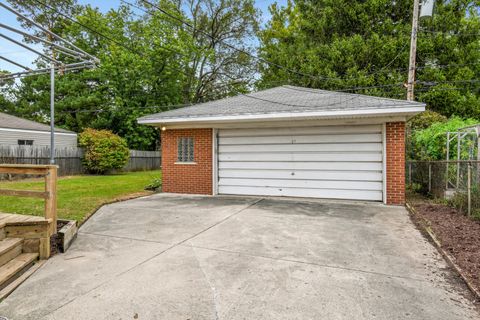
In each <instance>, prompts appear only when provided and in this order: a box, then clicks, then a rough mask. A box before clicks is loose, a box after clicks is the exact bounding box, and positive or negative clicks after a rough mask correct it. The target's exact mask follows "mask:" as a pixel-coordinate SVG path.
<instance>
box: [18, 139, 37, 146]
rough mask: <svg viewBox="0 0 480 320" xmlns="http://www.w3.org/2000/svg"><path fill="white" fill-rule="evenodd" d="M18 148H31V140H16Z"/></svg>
mask: <svg viewBox="0 0 480 320" xmlns="http://www.w3.org/2000/svg"><path fill="white" fill-rule="evenodd" d="M18 145H19V146H33V140H18Z"/></svg>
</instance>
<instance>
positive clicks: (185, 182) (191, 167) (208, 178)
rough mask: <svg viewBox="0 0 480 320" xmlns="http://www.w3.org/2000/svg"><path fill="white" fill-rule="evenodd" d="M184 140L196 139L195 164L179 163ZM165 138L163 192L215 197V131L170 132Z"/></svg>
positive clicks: (185, 130)
mask: <svg viewBox="0 0 480 320" xmlns="http://www.w3.org/2000/svg"><path fill="white" fill-rule="evenodd" d="M181 137H192V138H193V144H194V159H195V164H179V163H176V162H177V143H178V139H179V138H181ZM161 139H162V140H161V141H162V175H163V178H162V180H163V181H162V191H163V192H172V193H194V194H212V190H213V186H212V170H213V169H212V144H213V141H212V129H178V130H168V129H167V130H166V131H162V136H161Z"/></svg>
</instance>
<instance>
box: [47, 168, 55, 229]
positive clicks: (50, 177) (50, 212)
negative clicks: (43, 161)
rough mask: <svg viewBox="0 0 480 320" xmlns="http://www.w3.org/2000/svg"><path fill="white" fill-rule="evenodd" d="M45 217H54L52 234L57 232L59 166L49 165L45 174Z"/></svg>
mask: <svg viewBox="0 0 480 320" xmlns="http://www.w3.org/2000/svg"><path fill="white" fill-rule="evenodd" d="M45 192H46V193H47V194H48V198H47V199H45V219H52V223H51V229H50V234H55V233H57V166H55V165H53V166H48V171H47V174H46V175H45Z"/></svg>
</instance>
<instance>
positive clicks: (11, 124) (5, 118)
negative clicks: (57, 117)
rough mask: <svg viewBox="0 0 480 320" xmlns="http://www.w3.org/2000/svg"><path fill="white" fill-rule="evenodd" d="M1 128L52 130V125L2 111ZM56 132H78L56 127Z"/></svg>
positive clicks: (0, 117) (0, 115)
mask: <svg viewBox="0 0 480 320" xmlns="http://www.w3.org/2000/svg"><path fill="white" fill-rule="evenodd" d="M0 128H5V129H17V130H32V131H48V132H50V126H48V125H46V124H43V123H39V122H35V121H31V120H27V119H23V118H19V117H15V116H12V115H9V114H6V113H2V112H0ZM55 132H59V133H71V134H76V133H75V132H73V131H69V130H65V129H62V128H55Z"/></svg>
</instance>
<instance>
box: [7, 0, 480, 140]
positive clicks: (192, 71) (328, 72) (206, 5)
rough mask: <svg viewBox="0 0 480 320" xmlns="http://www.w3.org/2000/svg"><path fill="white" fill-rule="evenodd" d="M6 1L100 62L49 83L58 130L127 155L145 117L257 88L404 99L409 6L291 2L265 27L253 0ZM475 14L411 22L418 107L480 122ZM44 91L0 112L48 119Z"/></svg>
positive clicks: (459, 4)
mask: <svg viewBox="0 0 480 320" xmlns="http://www.w3.org/2000/svg"><path fill="white" fill-rule="evenodd" d="M8 2H10V3H11V4H12V5H14V6H15V7H16V8H17V9H19V10H21V11H22V12H23V13H24V14H26V15H28V16H29V17H31V18H33V19H34V20H36V21H37V22H39V23H40V24H42V25H44V26H45V27H47V28H49V29H50V30H53V31H54V32H56V33H57V34H59V35H61V36H62V37H64V38H66V39H68V40H69V41H71V42H72V43H74V44H75V45H77V46H78V47H80V48H82V49H83V50H85V51H87V52H89V53H90V54H92V55H95V56H97V57H98V58H99V59H100V61H101V63H100V65H99V66H98V67H97V68H95V69H89V70H79V71H76V72H71V73H66V74H63V75H62V74H59V75H57V80H56V111H57V112H56V115H55V122H56V124H57V125H58V126H60V127H64V128H67V129H70V130H74V131H77V132H81V131H83V130H84V129H85V128H88V127H91V128H95V129H107V130H111V131H112V132H114V133H115V134H118V135H120V136H122V137H124V138H125V139H126V141H127V143H128V146H129V147H130V148H133V149H154V148H156V147H157V142H158V131H156V130H155V129H153V128H151V127H147V126H142V125H138V124H137V121H136V119H137V118H138V117H140V116H142V115H145V114H150V113H155V112H160V111H165V110H167V109H169V108H175V107H179V106H183V105H188V104H191V103H196V102H202V101H208V100H212V99H218V98H222V97H225V96H230V95H236V94H238V93H239V92H248V91H251V90H254V89H263V88H268V87H273V86H277V85H281V84H285V83H290V84H295V85H300V86H306V87H312V88H322V89H327V90H342V91H346V92H352V93H363V94H371V95H377V96H384V97H391V98H396V99H404V98H405V96H406V89H405V86H404V84H405V83H406V81H407V72H408V56H409V46H410V33H411V18H412V17H411V13H412V3H413V1H412V0H395V1H392V0H364V1H350V0H295V1H293V0H290V1H289V2H288V4H287V5H286V6H285V7H281V6H279V5H277V4H275V3H274V4H272V5H271V6H270V12H271V18H270V20H269V21H267V23H266V25H265V26H264V27H261V26H260V25H261V22H260V21H261V16H260V12H259V10H258V9H257V8H256V7H255V1H254V0H149V1H140V0H138V1H136V2H134V0H129V1H124V2H122V3H123V4H122V5H120V6H119V7H118V8H116V9H111V10H110V11H108V12H101V11H100V10H99V9H97V8H94V7H92V6H90V5H80V4H79V3H78V2H77V0H55V1H52V0H39V1H37V0H26V1H21V2H19V1H13V0H10V1H8ZM149 3H150V4H149ZM44 4H46V5H47V6H45V5H44ZM159 9H162V10H159ZM479 12H480V1H478V0H477V1H471V0H470V1H468V0H448V1H447V0H436V6H435V12H434V16H433V18H427V19H422V20H421V22H420V26H421V28H420V31H419V38H418V51H417V77H416V80H417V81H416V90H415V93H416V99H417V100H419V101H424V102H426V103H427V105H428V108H429V109H430V110H433V111H436V112H438V113H439V114H441V115H443V116H446V117H451V116H459V117H462V118H476V119H480V40H479V39H480V17H479ZM24 26H25V27H26V28H30V27H31V26H30V25H28V24H25V23H24ZM31 32H32V33H33V32H35V33H36V34H37V35H42V34H40V33H38V30H36V31H35V29H34V28H32V29H31ZM42 36H44V35H42ZM46 50H48V48H46ZM47 52H48V51H47ZM49 54H50V53H49ZM56 54H57V57H58V58H59V59H60V60H62V61H65V62H70V61H71V60H69V59H71V58H70V57H68V56H62V54H61V53H56ZM255 55H258V56H259V57H260V59H258V58H256V57H255ZM37 64H38V67H42V66H45V62H42V61H41V60H38V61H37ZM0 72H2V71H0ZM49 94H50V80H49V76H48V75H38V76H31V77H26V78H22V79H21V80H17V81H8V82H5V83H3V84H0V111H4V112H8V113H11V114H14V115H18V116H21V117H26V118H30V119H32V120H36V121H40V122H47V121H48V120H49V115H50V113H49Z"/></svg>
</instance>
